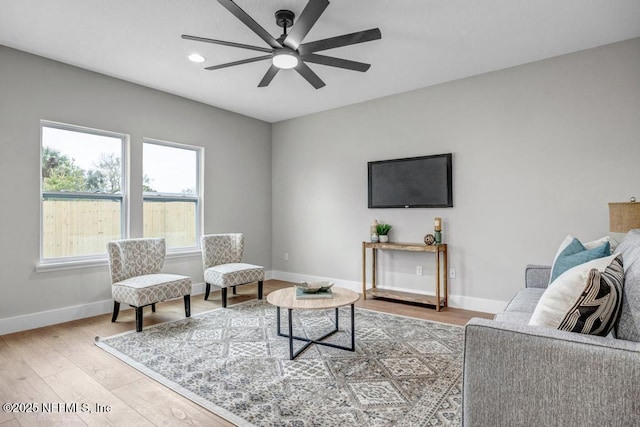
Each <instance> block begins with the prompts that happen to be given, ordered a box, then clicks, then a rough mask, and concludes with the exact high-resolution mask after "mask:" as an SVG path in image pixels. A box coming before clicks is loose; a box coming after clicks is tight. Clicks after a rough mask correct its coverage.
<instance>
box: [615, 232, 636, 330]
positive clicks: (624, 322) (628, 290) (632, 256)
mask: <svg viewBox="0 0 640 427" xmlns="http://www.w3.org/2000/svg"><path fill="white" fill-rule="evenodd" d="M616 253H620V254H622V259H623V261H624V280H625V282H624V289H623V291H622V295H623V296H622V308H621V310H620V320H619V322H618V324H617V326H616V329H615V333H616V337H617V338H620V339H623V340H629V341H635V342H640V229H637V230H631V231H629V232H628V233H627V235H626V236H625V237H624V239H622V242H621V243H620V245H619V246H618V247H617V248H616Z"/></svg>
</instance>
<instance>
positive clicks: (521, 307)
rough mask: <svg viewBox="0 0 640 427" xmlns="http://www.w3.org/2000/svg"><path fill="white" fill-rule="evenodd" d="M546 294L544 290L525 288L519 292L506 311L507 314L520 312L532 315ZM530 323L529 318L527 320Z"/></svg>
mask: <svg viewBox="0 0 640 427" xmlns="http://www.w3.org/2000/svg"><path fill="white" fill-rule="evenodd" d="M543 293H544V288H525V289H522V290H521V291H520V292H518V293H517V294H516V295H515V296H514V297H513V299H511V301H509V304H507V308H505V309H504V311H505V312H520V313H528V314H529V315H531V313H533V310H535V308H536V305H538V300H540V297H541V296H542V294H543ZM527 321H529V318H527Z"/></svg>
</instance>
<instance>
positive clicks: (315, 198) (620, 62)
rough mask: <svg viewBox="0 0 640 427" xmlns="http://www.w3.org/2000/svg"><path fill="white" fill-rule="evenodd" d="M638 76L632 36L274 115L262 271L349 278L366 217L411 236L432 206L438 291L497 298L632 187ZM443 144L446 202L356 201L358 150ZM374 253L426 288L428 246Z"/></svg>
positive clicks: (464, 302) (398, 280)
mask: <svg viewBox="0 0 640 427" xmlns="http://www.w3.org/2000/svg"><path fill="white" fill-rule="evenodd" d="M639 76H640V39H634V40H630V41H625V42H622V43H617V44H613V45H609V46H604V47H600V48H596V49H593V50H589V51H583V52H578V53H575V54H571V55H566V56H562V57H557V58H553V59H549V60H545V61H540V62H536V63H532V64H527V65H523V66H519V67H515V68H510V69H506V70H501V71H497V72H492V73H488V74H484V75H480V76H476V77H472V78H467V79H464V80H458V81H453V82H450V83H446V84H442V85H438V86H434V87H429V88H425V89H422V90H416V91H412V92H408V93H404V94H400V95H396V96H390V97H386V98H382V99H377V100H373V101H370V102H366V103H362V104H357V105H352V106H348V107H344V108H339V109H335V110H331V111H326V112H322V113H318V114H314V115H310V116H306V117H302V118H297V119H292V120H288V121H283V122H280V123H277V124H274V126H273V130H272V135H273V136H272V140H273V202H272V205H273V269H274V276H275V277H285V278H291V279H301V278H305V277H317V278H329V279H334V280H337V281H339V282H340V283H342V284H344V285H346V286H352V287H354V288H357V286H358V283H359V282H360V281H361V242H362V241H363V240H367V239H368V233H369V224H370V223H371V222H372V220H373V219H378V220H383V221H385V222H388V223H390V224H392V225H393V230H392V232H391V239H392V240H395V241H404V242H421V241H422V239H423V236H424V235H425V234H426V233H427V232H433V218H434V217H436V216H440V217H442V218H443V221H444V226H443V230H444V231H443V235H444V241H445V243H447V244H448V245H449V250H450V255H449V264H450V266H451V267H454V268H456V270H457V278H456V279H455V280H452V281H451V283H450V293H451V294H452V295H453V297H452V303H453V304H454V305H458V306H463V307H467V308H476V309H485V310H493V311H495V310H498V309H500V308H501V307H502V304H503V303H501V301H502V302H504V301H507V300H509V299H510V298H511V296H512V295H513V294H514V293H515V291H516V290H517V289H519V288H520V287H522V286H523V278H524V271H523V269H524V266H525V265H526V264H527V263H547V264H548V263H551V261H552V258H553V255H554V254H555V251H556V248H557V246H558V245H559V244H560V242H561V241H562V239H563V238H564V237H565V236H566V235H567V234H568V233H572V234H574V235H575V236H576V237H579V238H581V239H593V238H598V237H601V236H602V235H605V234H607V233H608V206H607V203H608V202H613V201H628V200H629V197H630V196H633V195H635V196H636V197H638V198H640V168H639V167H638V159H640V139H639V138H640V83H639V80H638V78H639ZM448 152H452V153H453V167H454V176H453V183H454V207H453V208H450V209H406V210H404V209H367V162H368V161H373V160H384V159H391V158H401V157H411V156H421V155H428V154H439V153H448ZM285 252H286V253H288V254H289V260H288V261H285V260H284V256H283V254H284V253H285ZM380 261H381V264H382V266H381V267H382V270H383V271H384V273H383V274H382V275H381V277H380V281H381V282H383V283H385V284H386V285H387V287H393V288H397V289H404V290H408V291H412V292H424V291H431V292H433V290H434V289H433V285H432V284H431V283H433V281H432V279H433V275H434V268H433V265H432V264H433V258H432V257H431V258H429V257H427V256H425V255H419V254H410V253H384V254H382V255H381V258H380ZM417 265H422V266H423V267H424V275H425V276H427V277H418V276H416V266H417ZM429 276H430V277H429Z"/></svg>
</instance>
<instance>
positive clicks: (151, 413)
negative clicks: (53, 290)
mask: <svg viewBox="0 0 640 427" xmlns="http://www.w3.org/2000/svg"><path fill="white" fill-rule="evenodd" d="M290 285H291V283H287V282H282V281H277V280H270V281H267V282H265V297H266V295H267V294H268V293H269V292H271V291H273V290H276V289H280V288H282V287H285V286H290ZM255 297H256V286H255V285H247V286H241V287H239V288H238V295H237V296H232V295H231V292H229V305H232V304H236V303H239V302H243V301H247V300H250V299H253V298H255ZM356 306H357V307H362V308H366V309H370V310H377V311H382V312H387V313H393V314H399V315H403V316H410V317H416V318H420V319H427V320H434V321H438V322H444V323H450V324H456V325H464V324H465V323H466V322H467V321H468V320H469V319H470V318H472V317H487V318H492V317H493V315H491V314H487V313H480V312H474V311H467V310H461V309H455V308H447V309H444V310H443V311H441V312H439V313H438V312H436V311H435V310H433V309H431V308H427V307H422V306H414V305H407V304H402V303H397V302H390V301H383V300H371V299H368V300H366V301H363V300H360V301H359V302H358V303H357V304H356ZM215 308H220V296H219V292H213V293H212V294H211V296H210V297H209V301H204V296H203V295H194V296H192V298H191V313H192V315H194V314H197V313H202V312H205V311H209V310H212V309H215ZM183 317H184V305H183V301H182V299H178V300H174V301H169V302H167V303H162V304H158V305H157V311H156V313H154V314H151V310H150V308H145V318H144V326H145V327H147V326H149V325H152V324H155V323H161V322H166V321H169V320H175V319H180V318H183ZM133 329H135V314H134V312H133V310H131V309H128V310H122V311H121V312H120V316H119V317H118V321H117V322H116V323H111V315H110V314H104V315H101V316H95V317H91V318H88V319H82V320H77V321H73V322H67V323H62V324H59V325H53V326H48V327H45V328H39V329H34V330H30V331H25V332H19V333H15V334H8V335H3V336H0V401H1V402H2V403H6V402H10V403H29V404H32V403H35V404H37V409H38V413H11V412H5V411H1V412H0V426H2V427H8V426H33V425H36V424H37V425H64V426H74V425H78V426H84V425H89V426H92V425H117V426H124V425H126V426H134V425H135V426H137V425H140V426H154V425H155V426H174V425H191V426H194V425H196V426H197V425H200V426H231V425H233V424H230V423H229V422H227V421H225V420H224V419H222V418H220V417H218V416H217V415H215V414H213V413H211V412H209V411H207V410H205V409H203V408H201V407H200V406H198V405H196V404H195V403H192V402H191V401H189V400H188V399H186V398H184V397H182V396H180V395H179V394H177V393H175V392H173V391H171V390H169V389H167V388H166V387H164V386H162V385H160V384H159V383H157V382H155V381H154V380H152V379H149V378H148V377H146V376H145V375H143V374H141V373H139V372H138V371H137V370H135V369H133V368H131V367H130V366H128V365H126V364H124V363H123V362H121V361H120V360H118V359H116V358H115V357H113V356H111V355H109V354H108V353H106V352H104V351H103V350H101V349H100V348H98V347H97V346H96V345H95V344H94V339H95V337H96V336H101V337H107V336H111V335H115V334H118V333H121V332H126V331H131V330H133ZM74 403H75V404H77V407H76V408H75V410H74V408H73V406H70V405H73V404H74ZM42 404H53V405H54V406H53V407H52V409H53V410H54V411H55V410H56V408H57V409H58V411H59V412H55V413H46V414H45V413H42V406H41V405H42ZM57 404H59V406H56V405H57ZM65 404H66V405H67V409H68V410H67V411H65V410H64V405H65ZM82 404H85V405H87V406H82ZM96 405H100V407H101V408H105V407H106V406H108V407H109V408H110V410H109V412H97V409H99V408H96ZM85 410H86V411H85ZM89 411H90V412H89Z"/></svg>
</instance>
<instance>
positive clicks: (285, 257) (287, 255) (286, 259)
mask: <svg viewBox="0 0 640 427" xmlns="http://www.w3.org/2000/svg"><path fill="white" fill-rule="evenodd" d="M284 260H285V261H289V252H285V253H284Z"/></svg>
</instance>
